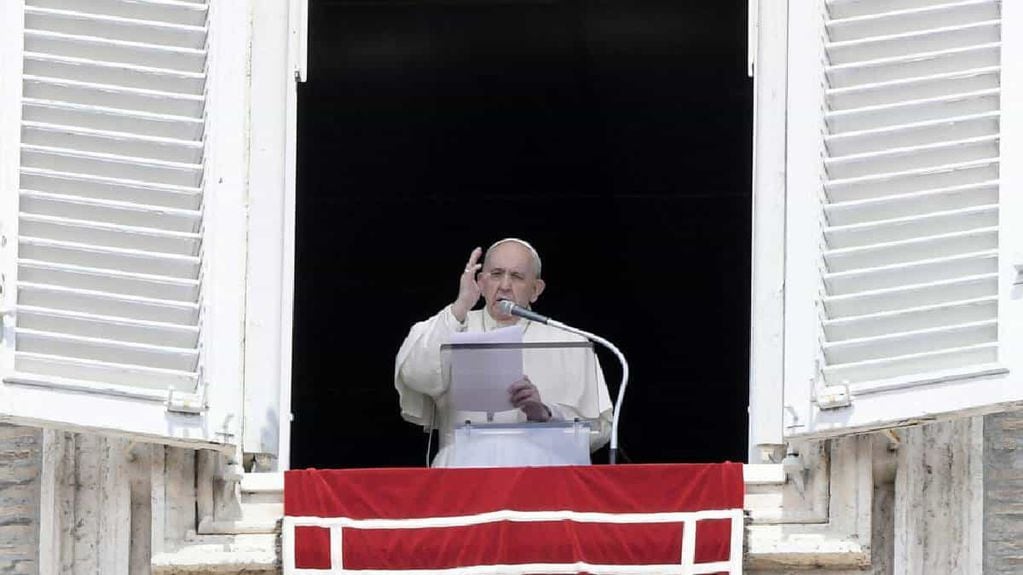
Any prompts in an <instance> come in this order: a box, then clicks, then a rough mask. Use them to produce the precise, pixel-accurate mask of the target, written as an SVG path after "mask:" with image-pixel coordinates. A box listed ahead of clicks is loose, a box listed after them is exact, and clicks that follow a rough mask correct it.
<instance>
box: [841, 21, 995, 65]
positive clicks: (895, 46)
mask: <svg viewBox="0 0 1023 575" xmlns="http://www.w3.org/2000/svg"><path fill="white" fill-rule="evenodd" d="M999 40H1001V32H1000V26H999V21H998V20H994V21H986V22H972V23H967V24H956V25H952V26H948V27H943V28H934V29H929V30H917V31H912V32H905V33H901V34H893V35H890V36H872V37H869V38H861V39H856V40H848V41H840V42H832V43H829V44H828V45H826V46H825V49H826V50H827V51H828V58H829V59H830V62H831V64H832V65H836V66H837V65H842V64H852V63H856V62H869V61H874V60H880V59H885V58H896V57H903V56H908V55H911V54H920V53H923V52H935V51H946V50H949V49H953V48H964V47H972V46H973V45H975V44H990V43H995V42H998V41H999Z"/></svg>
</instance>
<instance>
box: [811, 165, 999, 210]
mask: <svg viewBox="0 0 1023 575" xmlns="http://www.w3.org/2000/svg"><path fill="white" fill-rule="evenodd" d="M997 179H998V162H997V161H993V160H983V161H979V162H976V161H974V162H962V163H957V164H952V165H948V166H944V167H941V168H939V169H935V168H924V169H917V170H907V171H904V172H896V173H890V174H878V175H870V176H864V177H859V178H849V179H846V180H832V181H828V182H825V184H824V189H825V192H826V193H827V195H828V198H829V199H830V200H831V201H834V202H845V201H854V200H864V199H870V198H880V197H885V196H894V195H900V194H911V193H917V192H926V191H930V190H939V189H944V188H948V187H954V186H966V185H971V184H979V183H981V182H989V181H991V180H997Z"/></svg>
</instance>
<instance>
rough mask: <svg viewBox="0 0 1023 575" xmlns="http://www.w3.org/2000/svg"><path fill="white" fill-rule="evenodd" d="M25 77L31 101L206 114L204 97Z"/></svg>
mask: <svg viewBox="0 0 1023 575" xmlns="http://www.w3.org/2000/svg"><path fill="white" fill-rule="evenodd" d="M24 78H25V82H24V95H25V96H26V97H29V98H35V99H40V100H57V101H64V102H75V103H77V104H80V105H81V104H84V105H91V106H103V107H108V108H119V109H122V110H130V111H137V112H147V113H151V114H165V115H171V116H186V117H191V118H201V117H202V114H203V107H204V100H203V98H202V96H194V95H191V94H178V93H174V92H162V91H160V90H144V89H141V88H128V87H123V86H111V85H108V84H91V83H89V82H78V81H75V80H66V79H63V78H48V77H42V76H25V77H24Z"/></svg>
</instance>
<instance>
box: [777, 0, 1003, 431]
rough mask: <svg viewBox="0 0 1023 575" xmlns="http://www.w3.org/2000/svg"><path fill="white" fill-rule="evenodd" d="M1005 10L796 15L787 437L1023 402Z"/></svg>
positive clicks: (904, 3)
mask: <svg viewBox="0 0 1023 575" xmlns="http://www.w3.org/2000/svg"><path fill="white" fill-rule="evenodd" d="M1003 7H1004V6H1003V4H1002V3H1001V2H999V1H997V0H970V1H961V0H960V1H949V0H829V1H817V0H813V1H808V2H797V3H793V4H790V9H789V69H788V75H789V94H788V102H789V104H788V120H787V121H788V130H787V134H788V138H789V142H788V156H787V171H788V174H787V180H786V188H787V191H786V196H787V197H786V199H787V213H788V216H787V222H788V230H787V239H786V250H787V256H786V316H787V317H786V323H785V341H786V348H785V354H786V361H785V369H786V374H785V405H786V411H787V412H788V413H787V415H786V423H785V425H786V431H787V432H788V434H789V435H802V434H827V433H832V432H836V431H855V430H864V429H872V428H877V427H883V426H886V425H890V424H893V423H899V422H902V423H905V422H912V421H921V420H928V419H932V418H935V417H940V416H943V415H951V414H955V413H965V412H977V411H983V410H994V409H999V408H1001V407H1004V406H1005V405H1006V404H1008V403H1010V402H1014V401H1019V400H1020V399H1023V390H1021V389H1020V388H1021V387H1023V379H1021V378H1020V376H1019V368H1018V366H1017V365H1016V364H1018V363H1019V360H1017V359H1016V358H1015V356H1017V355H1019V345H1020V344H1021V343H1023V339H1020V334H1019V329H1018V327H1017V326H1016V323H1017V322H1016V319H1015V317H1018V316H1016V315H1015V314H1018V313H1019V312H1020V309H1019V303H1018V298H1019V294H1018V293H1015V291H1014V290H1016V288H1014V287H1013V286H1014V282H1015V281H1016V273H1015V270H1014V268H1013V265H1012V264H1013V262H1012V259H1013V256H1012V252H1013V250H1012V249H1011V248H1012V247H1014V246H1015V247H1016V248H1017V251H1018V242H1017V239H1016V238H1017V236H1016V234H1015V232H1013V231H1012V230H1010V229H1009V228H1008V226H1011V225H1012V222H1013V221H1015V222H1019V221H1021V220H1020V219H1019V215H1020V213H1019V211H1018V209H1017V207H1016V203H1015V202H1014V201H1006V195H1008V194H1018V193H1019V190H1018V189H1015V190H1014V189H1012V188H1011V187H1007V185H1006V184H1007V180H1006V179H1005V178H1004V177H1003V176H1004V168H1005V165H1004V164H1005V160H1006V159H1007V158H1009V157H1011V156H1007V155H1006V154H1007V150H1006V148H1005V147H1004V146H1003V142H1002V140H1003V134H1004V133H1005V129H1006V126H1007V125H1008V126H1016V122H1017V121H1016V120H1015V119H1014V118H1015V117H1016V116H1015V115H1016V114H1018V111H1017V110H1016V109H1015V105H1009V104H1008V103H1007V101H1006V97H1007V96H1008V94H1007V93H1006V92H1005V91H1003V84H1005V82H1006V79H1007V77H1008V76H1011V75H1012V74H1015V72H1014V71H1009V70H1007V69H1006V68H1005V67H1003V62H1005V61H1006V59H1007V58H1016V59H1019V58H1020V57H1023V54H1019V53H1015V56H1010V54H1011V53H1009V52H1007V50H1008V49H1009V47H1010V46H1015V43H1014V42H1010V41H1006V42H1003V38H1005V35H1006V29H1007V28H1006V26H1007V25H1008V24H1009V23H1010V22H1011V23H1013V24H1014V23H1015V21H1016V20H1018V18H1016V17H1015V15H1014V13H1012V11H1011V10H1009V12H1008V13H1006V14H1003ZM1010 17H1011V18H1012V20H1011V21H1010ZM1017 27H1018V26H1017ZM1007 122H1008V123H1007ZM1014 136H1015V137H1019V136H1018V135H1015V134H1014ZM1013 345H1015V346H1016V347H1015V351H1013Z"/></svg>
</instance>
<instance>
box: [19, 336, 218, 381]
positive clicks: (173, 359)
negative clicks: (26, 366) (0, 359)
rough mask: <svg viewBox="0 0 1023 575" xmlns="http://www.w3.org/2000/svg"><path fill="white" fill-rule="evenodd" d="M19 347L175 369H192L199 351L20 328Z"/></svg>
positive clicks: (84, 357) (35, 351) (88, 358)
mask: <svg viewBox="0 0 1023 575" xmlns="http://www.w3.org/2000/svg"><path fill="white" fill-rule="evenodd" d="M15 336H16V337H17V340H16V341H17V350H18V351H26V352H29V353H51V354H54V355H60V356H62V357H67V358H75V359H87V360H94V361H103V362H117V363H120V364H124V365H139V366H144V367H155V368H159V369H172V370H175V371H186V372H187V371H192V370H193V369H195V364H196V361H197V359H198V355H199V352H198V350H195V349H182V348H175V347H163V346H156V345H149V344H142V343H132V342H125V341H117V340H111V339H102V338H94V337H84V336H78V335H71V334H62V333H52V332H45V331H37V330H32V329H23V328H18V329H17V330H16V331H15Z"/></svg>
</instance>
